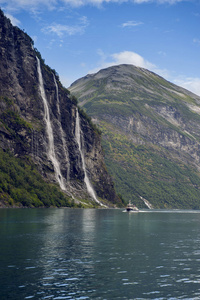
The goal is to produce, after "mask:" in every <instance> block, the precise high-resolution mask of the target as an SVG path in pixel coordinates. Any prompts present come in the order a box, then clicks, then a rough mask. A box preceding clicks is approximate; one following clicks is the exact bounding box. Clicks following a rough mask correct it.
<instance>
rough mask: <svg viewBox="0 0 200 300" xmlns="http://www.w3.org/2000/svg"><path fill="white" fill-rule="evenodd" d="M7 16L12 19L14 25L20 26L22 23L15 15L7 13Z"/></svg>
mask: <svg viewBox="0 0 200 300" xmlns="http://www.w3.org/2000/svg"><path fill="white" fill-rule="evenodd" d="M6 17H7V18H9V19H10V21H11V23H12V25H14V26H19V25H20V24H21V22H20V21H19V20H18V19H16V18H15V17H13V16H12V15H10V14H6Z"/></svg>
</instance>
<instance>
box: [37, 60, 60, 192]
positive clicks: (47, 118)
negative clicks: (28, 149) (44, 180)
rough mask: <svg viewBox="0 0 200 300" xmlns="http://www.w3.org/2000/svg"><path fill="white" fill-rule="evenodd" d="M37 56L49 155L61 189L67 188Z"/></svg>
mask: <svg viewBox="0 0 200 300" xmlns="http://www.w3.org/2000/svg"><path fill="white" fill-rule="evenodd" d="M36 58H37V70H38V77H39V88H40V93H41V97H42V100H43V103H44V119H45V122H46V130H47V135H48V140H49V145H48V146H49V147H48V148H49V149H48V157H49V159H50V160H51V162H52V164H53V167H54V172H55V177H56V180H57V182H58V183H59V185H60V187H61V189H62V190H65V184H64V180H63V176H62V174H61V170H60V164H59V162H58V160H57V158H56V155H55V148H54V137H53V130H52V126H51V120H50V114H49V107H48V102H47V98H46V94H45V90H44V83H43V77H42V72H41V67H40V60H39V58H38V57H36Z"/></svg>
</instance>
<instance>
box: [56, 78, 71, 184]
mask: <svg viewBox="0 0 200 300" xmlns="http://www.w3.org/2000/svg"><path fill="white" fill-rule="evenodd" d="M53 79H54V83H55V87H56V100H57V109H58V115H59V123H60V126H59V128H60V133H61V140H62V144H63V150H64V154H65V158H66V161H67V182H69V180H70V161H69V155H68V152H67V150H66V149H67V145H66V142H65V138H64V132H63V129H62V125H61V114H60V99H59V94H58V84H57V81H56V78H55V76H54V74H53Z"/></svg>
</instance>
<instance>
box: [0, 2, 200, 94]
mask: <svg viewBox="0 0 200 300" xmlns="http://www.w3.org/2000/svg"><path fill="white" fill-rule="evenodd" d="M0 7H1V8H2V10H3V11H4V12H5V14H6V15H7V16H8V17H9V18H10V19H11V21H12V23H13V24H14V25H17V26H18V27H20V28H21V29H23V30H24V31H25V32H26V33H28V34H29V35H30V36H31V37H32V39H33V40H34V42H35V47H36V48H37V49H38V50H39V51H40V53H41V55H42V57H43V58H44V59H45V62H46V63H47V64H48V65H49V66H50V67H51V68H53V69H55V70H56V71H57V72H58V74H59V76H60V79H61V81H62V83H63V84H64V85H65V86H66V87H68V86H69V85H70V84H71V83H72V82H73V81H75V80H76V79H78V78H80V77H83V76H85V75H86V74H88V73H94V72H96V71H98V70H99V69H102V68H105V67H108V66H111V65H117V64H121V63H129V64H134V65H137V66H140V67H144V68H147V69H149V70H151V71H153V72H155V73H157V74H159V75H161V76H163V77H164V78H165V79H167V80H169V81H171V82H174V83H176V84H178V85H180V86H183V87H185V88H187V89H189V90H191V91H193V92H195V93H196V94H198V95H200V0H33V1H30V0H6V1H5V0H0Z"/></svg>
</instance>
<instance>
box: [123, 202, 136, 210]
mask: <svg viewBox="0 0 200 300" xmlns="http://www.w3.org/2000/svg"><path fill="white" fill-rule="evenodd" d="M126 211H139V209H138V208H137V207H136V206H135V205H133V204H132V203H131V202H130V201H129V204H128V205H127V206H126Z"/></svg>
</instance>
